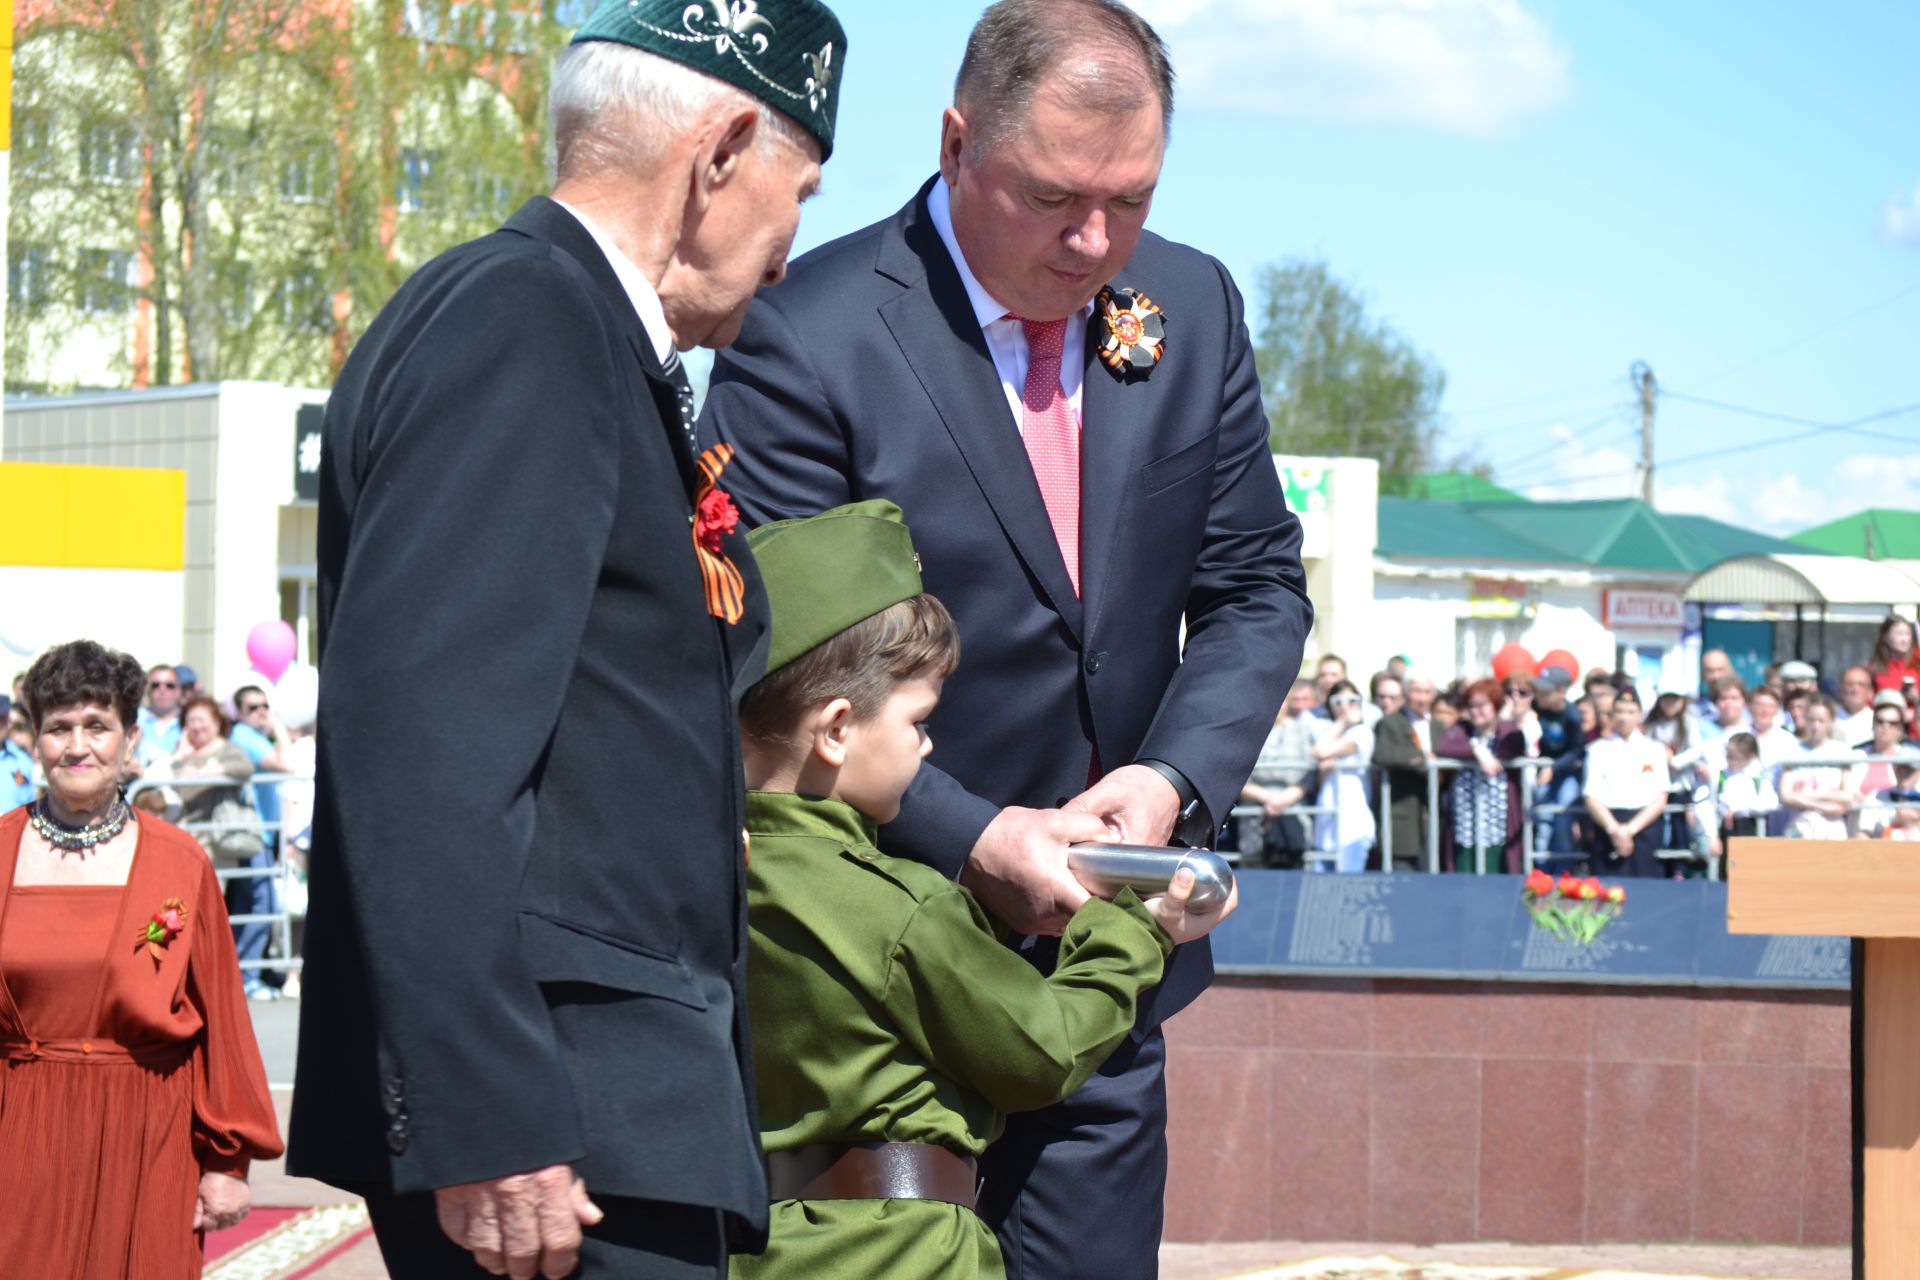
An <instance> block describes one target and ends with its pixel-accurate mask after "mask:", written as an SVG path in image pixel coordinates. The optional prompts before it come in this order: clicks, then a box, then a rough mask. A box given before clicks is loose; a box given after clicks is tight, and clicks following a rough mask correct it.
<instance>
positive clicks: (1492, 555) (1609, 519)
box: [1379, 498, 1807, 573]
mask: <svg viewBox="0 0 1920 1280" xmlns="http://www.w3.org/2000/svg"><path fill="white" fill-rule="evenodd" d="M1379 550H1380V554H1381V555H1383V556H1387V557H1389V558H1393V557H1405V558H1409V559H1415V560H1434V559H1440V560H1478V561H1482V562H1494V563H1497V562H1500V561H1507V560H1518V561H1526V562H1535V563H1541V564H1574V565H1585V566H1587V567H1589V568H1595V569H1649V570H1657V571H1663V572H1672V573H1698V572H1699V571H1700V570H1702V569H1705V568H1707V567H1708V566H1710V565H1715V564H1718V563H1719V562H1720V561H1722V560H1725V559H1727V558H1728V557H1729V556H1742V555H1778V554H1789V553H1797V554H1801V555H1804V554H1806V552H1807V548H1806V547H1805V546H1803V545H1800V544H1799V543H1794V542H1787V541H1785V540H1783V539H1780V538H1775V537H1771V536H1769V535H1767V534H1764V533H1755V532H1753V531H1752V530H1750V529H1742V528H1740V527H1738V526H1737V525H1730V524H1725V523H1723V522H1721V521H1719V520H1710V519H1708V518H1707V517H1706V516H1683V515H1668V514H1665V513H1662V512H1659V511H1655V510H1654V509H1653V508H1652V507H1649V506H1647V505H1646V504H1645V503H1644V502H1641V501H1640V500H1639V499H1637V498H1606V499H1598V500H1593V501H1586V502H1525V501H1522V502H1500V501H1496V502H1421V501H1418V500H1415V499H1411V498H1382V499H1380V548H1379Z"/></svg>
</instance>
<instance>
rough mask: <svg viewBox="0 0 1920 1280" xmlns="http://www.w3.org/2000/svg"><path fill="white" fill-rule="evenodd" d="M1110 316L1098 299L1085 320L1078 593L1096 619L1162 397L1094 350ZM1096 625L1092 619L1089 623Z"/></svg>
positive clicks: (1081, 398)
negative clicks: (1115, 372) (1115, 370)
mask: <svg viewBox="0 0 1920 1280" xmlns="http://www.w3.org/2000/svg"><path fill="white" fill-rule="evenodd" d="M1105 331H1106V322H1105V321H1104V320H1103V319H1102V317H1101V314H1100V307H1099V305H1098V304H1097V303H1096V304H1095V306H1094V311H1093V315H1092V316H1091V317H1090V318H1089V319H1088V320H1087V350H1086V372H1085V374H1084V376H1083V379H1082V381H1081V383H1080V598H1081V600H1082V602H1083V605H1084V607H1085V609H1086V611H1087V616H1088V618H1089V619H1093V620H1096V621H1097V620H1098V618H1099V616H1100V605H1101V603H1102V601H1103V600H1104V598H1105V596H1104V591H1105V587H1106V585H1107V582H1108V578H1109V571H1110V569H1111V565H1110V563H1109V561H1110V560H1111V559H1112V555H1113V544H1114V539H1115V536H1116V535H1117V534H1118V532H1119V528H1120V519H1121V517H1122V515H1123V514H1124V512H1125V507H1126V502H1127V495H1128V493H1129V491H1130V488H1131V485H1132V482H1133V479H1134V477H1135V476H1136V475H1137V474H1138V473H1139V469H1140V464H1141V458H1142V456H1143V454H1142V446H1143V442H1144V441H1145V439H1146V438H1147V436H1148V435H1149V434H1150V433H1151V431H1152V430H1153V427H1154V421H1155V415H1154V414H1153V413H1152V412H1151V411H1150V410H1151V406H1152V404H1153V402H1154V401H1156V400H1157V399H1158V398H1159V397H1158V396H1157V395H1156V394H1155V393H1154V391H1153V390H1152V388H1153V380H1152V379H1151V378H1148V379H1145V380H1138V379H1136V380H1131V381H1124V382H1123V381H1122V380H1121V379H1119V378H1116V377H1115V376H1114V375H1113V373H1112V371H1111V370H1109V369H1108V368H1107V366H1106V365H1104V364H1102V363H1101V362H1100V358H1099V356H1098V355H1097V354H1096V352H1097V351H1098V348H1099V342H1100V337H1101V335H1102V334H1104V333H1105ZM1088 629H1089V630H1091V629H1092V626H1091V623H1090V624H1089V627H1088Z"/></svg>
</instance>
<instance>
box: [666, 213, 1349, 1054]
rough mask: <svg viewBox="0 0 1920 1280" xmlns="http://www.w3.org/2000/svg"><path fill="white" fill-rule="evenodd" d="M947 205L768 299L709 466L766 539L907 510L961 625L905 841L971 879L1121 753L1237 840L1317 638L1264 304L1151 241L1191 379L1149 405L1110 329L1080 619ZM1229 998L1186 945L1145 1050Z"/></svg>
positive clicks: (1084, 459) (736, 366) (706, 425)
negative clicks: (1019, 827) (1030, 813)
mask: <svg viewBox="0 0 1920 1280" xmlns="http://www.w3.org/2000/svg"><path fill="white" fill-rule="evenodd" d="M936 180H937V179H936ZM931 189H932V184H931V183H929V184H928V185H927V186H925V187H923V188H922V189H921V191H920V193H919V194H918V195H917V196H915V198H914V199H913V200H912V201H911V202H910V203H909V204H908V205H907V206H906V207H905V208H904V209H902V210H901V211H900V212H899V213H897V214H895V215H894V216H893V217H891V218H889V219H887V220H886V221H884V222H881V223H877V224H875V225H874V226H871V227H868V228H866V229H865V230H863V231H858V232H855V233H854V234H853V235H851V236H848V237H846V238H844V239H842V240H839V241H836V242H834V243H832V244H829V245H825V246H823V247H821V248H819V249H816V250H814V251H813V252H811V253H809V254H807V255H806V256H805V257H803V258H801V259H799V260H798V261H796V262H795V263H794V264H793V265H792V267H791V269H790V271H789V274H788V277H787V280H786V282H785V283H783V284H782V285H780V286H778V287H777V288H774V289H772V290H769V291H767V292H764V293H762V294H761V295H760V296H759V297H758V298H757V299H756V300H755V302H754V304H753V306H752V308H751V310H750V311H749V312H748V316H747V322H746V326H745V328H744V330H743V332H742V333H741V336H740V338H739V340H738V341H737V342H736V343H735V344H734V345H733V347H732V348H731V349H730V350H728V351H727V352H724V353H723V354H722V355H721V357H720V358H719V360H718V361H717V362H716V364H715V368H714V377H713V386H712V390H711V392H710V393H709V396H708V400H707V408H706V411H705V414H704V415H703V417H702V420H701V439H702V442H703V443H708V442H712V441H716V440H724V441H726V442H728V443H730V444H732V445H734V446H735V448H736V449H737V450H738V451H739V455H738V457H737V458H736V461H735V479H734V482H733V486H732V492H733V495H734V497H735V499H736V500H737V501H738V502H739V504H740V507H741V510H742V512H743V514H744V516H745V518H746V520H747V521H748V522H750V523H754V524H759V523H762V522H765V521H768V520H773V519H778V518H782V517H788V516H794V515H805V514H810V513H812V512H816V511H820V510H823V509H825V508H828V507H832V506H835V505H837V504H840V503H844V502H850V501H856V500H859V499H863V498H890V499H892V500H893V501H894V502H896V503H898V504H899V506H900V508H901V510H902V511H903V512H904V513H905V515H906V520H907V523H908V524H909V525H910V526H911V527H912V529H913V538H914V545H915V547H916V549H917V550H918V551H919V553H920V557H921V564H922V572H923V576H924V578H925V581H926V585H927V589H928V590H929V591H931V592H933V593H934V594H935V595H937V596H939V597H940V598H941V600H942V601H944V602H945V603H946V604H947V606H948V607H949V608H950V609H951V610H952V611H953V614H954V616H955V618H956V619H957V620H958V622H959V627H960V633H961V646H962V657H961V661H960V667H959V670H958V671H957V672H956V673H955V674H954V676H953V677H952V678H951V679H949V680H948V681H947V686H946V693H945V696H944V697H943V698H942V699H941V703H940V707H939V709H938V710H936V711H935V712H934V715H933V718H932V721H931V724H930V729H931V733H932V736H933V743H934V754H933V757H932V759H931V760H930V761H929V762H928V763H927V765H926V766H924V767H923V768H922V769H921V771H920V775H919V777H918V778H917V779H916V780H915V782H914V784H913V787H912V788H911V789H910V790H909V791H908V792H907V795H906V799H905V802H904V804H903V805H902V808H901V812H900V816H899V818H898V819H897V820H895V821H894V822H892V823H889V824H888V825H887V826H886V827H885V828H884V830H883V831H882V833H881V841H882V843H883V844H884V845H885V846H887V848H888V849H889V850H891V851H893V852H896V853H902V854H905V855H907V856H909V857H914V858H917V859H919V860H921V861H923V862H927V863H929V864H931V865H933V866H936V867H938V868H940V869H941V870H943V871H945V872H947V873H948V874H949V875H957V874H958V873H959V870H960V867H961V866H962V864H963V863H964V862H965V860H966V856H967V853H968V851H969V850H970V849H971V848H972V846H973V843H974V841H975V840H976V839H977V838H978V837H979V835H980V832H981V831H982V830H983V829H984V828H985V827H986V825H987V823H988V822H989V821H991V820H992V818H993V816H994V814H995V813H996V812H997V811H998V810H999V809H1000V808H1002V807H1003V806H1006V805H1028V806H1035V807H1051V806H1055V805H1058V804H1060V803H1062V802H1063V801H1065V800H1066V799H1067V798H1069V797H1071V796H1074V795H1077V794H1078V793H1079V792H1080V791H1082V790H1084V789H1085V787H1086V785H1087V777H1088V771H1089V765H1090V764H1091V762H1092V761H1093V759H1094V752H1095V749H1096V747H1097V749H1098V760H1099V762H1100V765H1101V766H1102V767H1103V768H1105V769H1112V768H1114V767H1115V766H1117V765H1121V764H1125V763H1128V762H1130V761H1133V760H1137V759H1141V758H1152V759H1159V760H1164V761H1166V762H1167V763H1169V764H1171V765H1173V766H1174V767H1175V768H1177V769H1179V770H1180V771H1181V772H1182V773H1184V774H1185V775H1186V776H1187V778H1188V779H1189V780H1190V781H1192V783H1193V784H1194V785H1195V787H1196V788H1198V790H1199V792H1200V794H1201V795H1202V796H1203V797H1204V799H1205V801H1206V803H1207V805H1208V807H1209V808H1210V809H1211V810H1212V812H1213V813H1214V814H1215V815H1224V814H1225V813H1227V811H1228V810H1229V809H1230V808H1231V807H1232V804H1233V798H1234V797H1235V796H1236V795H1237V794H1238V793H1239V789H1240V786H1241V784H1242V783H1244V782H1245V781H1246V778H1247V773H1248V771H1249V770H1250V769H1251V768H1252V765H1253V761H1254V758H1255V757H1256V756H1257V755H1258V754H1259V750H1260V745H1261V743H1262V742H1263V741H1264V740H1265V737H1266V732H1267V729H1268V727H1269V726H1270V725H1271V724H1272V723H1273V717H1274V712H1275V711H1276V710H1277V709H1278V707H1279V705H1280V700H1281V698H1282V697H1283V696H1284V694H1285V692H1286V689H1287V686H1288V684H1289V683H1290V682H1291V680H1292V678H1293V675H1294V673H1295V672H1297V671H1298V670H1299V661H1300V653H1301V648H1302V645H1303V644H1304V642H1305V638H1306V633H1307V628H1308V626H1309V625H1310V622H1311V619H1312V609H1311V607H1310V606H1309V605H1308V603H1307V600H1306V590H1305V579H1304V576H1303V574H1302V572H1301V567H1300V558H1299V549H1300V527H1299V522H1298V521H1297V520H1296V519H1295V518H1294V517H1293V515H1292V514H1291V513H1289V512H1288V511H1287V509H1286V502H1285V499H1284V497H1283V496H1282V493H1281V490H1280V484H1279V480H1278V477H1277V475H1276V473H1275V471H1274V466H1273V460H1272V457H1271V455H1270V453H1269V452H1268V448H1267V431H1268V424H1267V419H1266V416H1265V414H1264V412H1263V411H1262V409H1261V406H1260V384H1259V379H1258V378H1257V376H1256V375H1255V372H1254V367H1253V352H1252V349H1251V346H1250V343H1249V340H1248V336H1247V330H1246V325H1245V322H1244V319H1243V316H1242V307H1241V301H1240V295H1239V293H1238V292H1237V291H1236V290H1235V289H1234V286H1233V283H1232V281H1231V280H1230V279H1229V278H1228V277H1227V273H1226V271H1225V269H1224V268H1223V267H1221V266H1220V264H1219V263H1217V262H1215V261H1214V260H1213V259H1212V258H1209V257H1207V256H1205V255H1203V254H1200V253H1197V252H1195V251H1194V250H1192V249H1188V248H1185V247H1183V246H1180V245H1176V244H1172V243H1169V242H1167V241H1165V240H1162V239H1160V238H1159V237H1157V236H1153V235H1150V234H1149V235H1145V236H1143V237H1142V238H1141V241H1140V244H1139V247H1138V249H1137V251H1136V252H1135V254H1134V257H1133V259H1132V261H1130V262H1129V263H1128V264H1127V266H1126V269H1125V270H1124V271H1122V272H1121V273H1120V275H1119V277H1118V278H1117V279H1116V280H1115V281H1114V283H1115V284H1116V285H1119V286H1122V287H1127V286H1131V287H1134V288H1138V289H1141V290H1144V291H1145V292H1146V293H1147V294H1148V296H1150V297H1151V298H1152V299H1153V300H1154V301H1155V302H1156V303H1158V304H1159V305H1160V306H1161V307H1162V308H1163V309H1164V311H1165V313H1166V317H1165V319H1166V331H1167V340H1166V354H1165V358H1164V359H1163V360H1162V361H1161V362H1160V364H1159V365H1157V366H1156V367H1155V368H1154V369H1153V371H1152V373H1151V374H1150V375H1148V376H1147V377H1145V378H1143V379H1135V380H1130V381H1126V382H1122V381H1120V380H1119V379H1117V378H1116V377H1115V376H1114V375H1113V374H1112V373H1111V372H1109V371H1108V369H1107V368H1106V366H1105V365H1103V364H1100V363H1099V362H1098V361H1097V360H1096V359H1095V358H1094V355H1093V350H1092V337H1093V334H1094V333H1095V332H1096V331H1097V330H1098V328H1099V326H1100V324H1101V321H1100V319H1099V317H1098V316H1096V317H1095V318H1094V320H1093V321H1092V322H1091V323H1090V324H1089V326H1088V329H1089V346H1088V350H1087V351H1086V352H1085V353H1083V358H1084V359H1085V361H1086V381H1085V392H1084V395H1083V402H1082V410H1083V411H1082V416H1083V419H1084V422H1085V427H1084V429H1083V434H1082V443H1081V524H1080V528H1081V535H1080V536H1081V556H1080V560H1081V571H1082V572H1081V585H1082V595H1081V596H1080V597H1078V598H1076V597H1075V595H1074V591H1073V586H1072V583H1071V582H1070V581H1069V579H1068V577H1067V570H1066V565H1065V563H1064V562H1063V561H1062V559H1061V556H1060V551H1059V547H1058V544H1057V543H1056V542H1055V540H1054V535H1053V528H1052V525H1051V524H1050V522H1049V521H1048V518H1047V513H1046V508H1045V506H1044V505H1043V503H1042V501H1041V498H1040V490H1039V486H1038V484H1037V483H1036V481H1035V480H1034V476H1033V468H1032V465H1031V463H1030V462H1029V461H1028V458H1027V453H1026V449H1025V447H1024V445H1023V444H1022V442H1021V439H1020V432H1019V429H1018V424H1017V423H1015V422H1014V421H1013V417H1012V414H1011V412H1010V410H1009V407H1008V404H1007V400H1006V397H1005V394H1004V393H1003V391H1002V389H1001V384H1000V378H999V375H998V373H996V372H995V369H994V365H993V360H992V357H991V356H990V355H989V354H988V351H987V347H986V340H985V337H984V336H983V335H982V333H981V330H980V326H979V323H978V321H977V320H976V318H975V316H974V313H973V309H972V307H971V305H970V304H969V302H968V300H967V296H966V290H965V287H964V286H963V285H962V283H961V281H960V276H959V272H958V270H957V268H956V267H955V266H954V263H953V260H952V258H951V257H950V256H949V254H948V253H947V250H946V247H945V246H944V245H943V244H942V243H941V241H940V238H939V235H938V233H937V232H936V231H935V229H934V227H933V224H932V222H931V221H930V220H929V218H928V215H927V211H926V195H927V193H928V191H930V190H931ZM1183 617H1184V618H1185V621H1186V628H1187V632H1186V648H1185V661H1184V662H1183V661H1182V655H1181V647H1180V626H1181V620H1182V618H1183ZM1210 975H1211V953H1210V952H1209V951H1208V950H1207V949H1205V947H1204V946H1203V945H1198V944H1196V945H1194V946H1188V947H1182V948H1180V949H1179V952H1178V953H1177V954H1176V960H1175V962H1174V963H1173V964H1172V965H1170V966H1169V969H1168V975H1167V978H1166V980H1165V982H1164V983H1163V985H1162V988H1161V991H1160V993H1159V995H1158V997H1157V998H1156V999H1155V1001H1154V1002H1153V1005H1152V1007H1151V1008H1150V1009H1148V1010H1147V1011H1145V1012H1144V1013H1143V1020H1142V1025H1143V1026H1151V1025H1153V1024H1154V1023H1155V1022H1156V1021H1157V1019H1158V1018H1160V1017H1165V1016H1166V1015H1168V1014H1170V1013H1172V1012H1173V1011H1174V1010H1176V1009H1178V1008H1179V1007H1180V1006H1181V1005H1183V1004H1184V1003H1186V1001H1187V1000H1189V999H1191V998H1192V996H1193V995H1195V994H1197V993H1198V992H1199V991H1200V990H1202V989H1204V987H1205V985H1206V982H1207V980H1208V978H1209V977H1210Z"/></svg>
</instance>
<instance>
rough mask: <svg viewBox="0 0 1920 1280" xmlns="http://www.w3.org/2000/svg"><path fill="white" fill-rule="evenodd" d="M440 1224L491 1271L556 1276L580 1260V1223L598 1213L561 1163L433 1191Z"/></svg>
mask: <svg viewBox="0 0 1920 1280" xmlns="http://www.w3.org/2000/svg"><path fill="white" fill-rule="evenodd" d="M433 1199H434V1204H435V1207H436V1208H437V1209H438V1210H439V1213H440V1229H441V1230H442V1231H444V1232H446V1233H447V1238H448V1239H449V1240H451V1241H453V1242H454V1243H455V1244H457V1245H459V1246H460V1247H461V1248H462V1249H465V1250H466V1251H467V1252H469V1253H471V1254H472V1255H473V1260H474V1261H475V1262H477V1263H479V1264H480V1266H481V1267H483V1268H484V1269H486V1270H487V1271H490V1272H492V1273H493V1274H494V1275H496V1276H502V1275H504V1276H512V1277H513V1280H533V1277H534V1276H535V1275H541V1276H545V1277H546V1280H560V1277H562V1276H565V1275H569V1274H571V1273H572V1271H573V1269H574V1268H575V1267H576V1266H578V1265H579V1263H580V1227H581V1225H582V1224H585V1225H587V1226H592V1225H593V1224H594V1223H597V1222H599V1221H600V1219H601V1218H602V1217H604V1216H605V1215H603V1214H602V1213H601V1212H600V1210H599V1208H598V1207H597V1206H596V1205H595V1204H594V1203H593V1201H591V1200H589V1199H587V1184H586V1183H584V1182H582V1181H581V1180H580V1179H578V1178H576V1177H574V1176H573V1170H572V1169H570V1168H569V1167H567V1166H566V1165H564V1164H554V1165H548V1166H547V1167H546V1168H544V1169H535V1170H533V1171H532V1172H530V1173H515V1174H510V1175H509V1176H507V1177H504V1178H489V1179H487V1180H486V1181H485V1182H467V1183H463V1184H461V1185H460V1186H457V1187H442V1188H440V1189H439V1190H438V1191H435V1192H434V1193H433Z"/></svg>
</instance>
